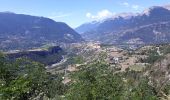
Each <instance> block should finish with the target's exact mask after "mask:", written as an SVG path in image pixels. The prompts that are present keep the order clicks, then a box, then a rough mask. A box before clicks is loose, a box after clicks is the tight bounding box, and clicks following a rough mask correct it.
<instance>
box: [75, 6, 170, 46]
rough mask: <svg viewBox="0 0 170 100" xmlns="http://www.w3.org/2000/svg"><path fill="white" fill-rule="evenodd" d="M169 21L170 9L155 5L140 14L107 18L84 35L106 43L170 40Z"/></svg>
mask: <svg viewBox="0 0 170 100" xmlns="http://www.w3.org/2000/svg"><path fill="white" fill-rule="evenodd" d="M169 22H170V10H169V9H168V8H166V7H161V6H155V7H151V8H149V9H147V10H145V11H144V12H143V13H140V14H120V15H117V16H114V18H108V19H105V20H104V21H103V22H102V23H100V24H99V25H98V26H97V27H96V28H94V29H93V30H91V29H90V30H85V31H84V32H83V33H82V36H83V37H84V38H85V39H87V40H95V41H101V42H104V43H144V44H147V43H160V42H161V43H162V42H170V37H169V33H170V32H169V30H168V29H169V28H170V23H169ZM84 27H85V26H84ZM86 27H87V26H86ZM80 28H81V26H80V27H78V28H76V30H78V29H80Z"/></svg>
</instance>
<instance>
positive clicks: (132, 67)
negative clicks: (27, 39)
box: [129, 65, 145, 71]
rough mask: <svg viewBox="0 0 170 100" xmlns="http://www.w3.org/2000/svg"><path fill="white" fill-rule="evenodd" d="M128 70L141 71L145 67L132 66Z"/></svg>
mask: <svg viewBox="0 0 170 100" xmlns="http://www.w3.org/2000/svg"><path fill="white" fill-rule="evenodd" d="M129 68H130V70H134V71H143V69H144V68H145V66H144V65H132V66H130V67H129Z"/></svg>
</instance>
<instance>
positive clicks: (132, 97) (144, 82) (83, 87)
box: [66, 62, 157, 100]
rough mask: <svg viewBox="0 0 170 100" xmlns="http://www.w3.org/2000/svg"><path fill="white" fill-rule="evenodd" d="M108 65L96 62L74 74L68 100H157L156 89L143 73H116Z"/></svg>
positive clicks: (67, 95)
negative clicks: (142, 75)
mask: <svg viewBox="0 0 170 100" xmlns="http://www.w3.org/2000/svg"><path fill="white" fill-rule="evenodd" d="M113 73H114V71H113V70H111V69H110V68H109V66H108V65H107V64H106V63H103V62H94V63H92V64H88V65H86V66H80V68H79V71H78V72H75V73H74V74H72V76H71V78H72V80H73V82H72V83H71V84H70V86H69V90H68V91H67V94H66V98H67V99H68V100H157V96H156V93H155V92H154V89H153V88H152V87H151V86H150V85H149V84H148V79H147V78H143V77H141V73H139V72H135V71H128V72H126V73H115V74H113Z"/></svg>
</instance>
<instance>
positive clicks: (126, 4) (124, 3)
mask: <svg viewBox="0 0 170 100" xmlns="http://www.w3.org/2000/svg"><path fill="white" fill-rule="evenodd" d="M122 5H123V6H126V7H129V6H130V5H129V3H128V2H123V3H122Z"/></svg>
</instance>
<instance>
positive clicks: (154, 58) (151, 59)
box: [144, 50, 163, 64]
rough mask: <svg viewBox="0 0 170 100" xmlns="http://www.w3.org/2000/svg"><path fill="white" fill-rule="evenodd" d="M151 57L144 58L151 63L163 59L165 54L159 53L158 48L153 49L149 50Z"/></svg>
mask: <svg viewBox="0 0 170 100" xmlns="http://www.w3.org/2000/svg"><path fill="white" fill-rule="evenodd" d="M148 56H149V57H148V58H147V59H145V60H144V62H145V63H150V64H153V63H154V62H155V61H157V60H159V59H161V58H162V57H163V56H161V55H158V53H157V52H156V50H151V51H149V55H148Z"/></svg>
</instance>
